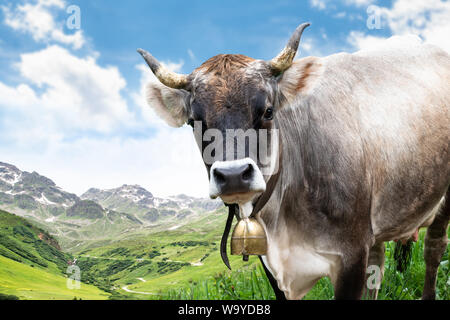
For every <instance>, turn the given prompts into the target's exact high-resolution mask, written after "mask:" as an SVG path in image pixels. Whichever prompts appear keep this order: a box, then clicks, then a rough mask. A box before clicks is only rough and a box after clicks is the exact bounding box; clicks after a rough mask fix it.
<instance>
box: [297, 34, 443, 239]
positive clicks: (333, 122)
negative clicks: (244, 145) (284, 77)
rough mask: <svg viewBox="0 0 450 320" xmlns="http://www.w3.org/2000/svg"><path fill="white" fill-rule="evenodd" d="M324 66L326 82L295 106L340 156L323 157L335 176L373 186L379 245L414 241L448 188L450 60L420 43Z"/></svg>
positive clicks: (332, 59) (399, 41)
mask: <svg viewBox="0 0 450 320" xmlns="http://www.w3.org/2000/svg"><path fill="white" fill-rule="evenodd" d="M320 62H321V63H322V64H323V69H322V75H321V77H320V78H319V80H318V82H317V84H316V85H315V87H314V89H313V90H312V91H311V92H310V93H309V94H308V96H306V97H305V96H303V97H299V100H297V101H301V100H302V99H303V101H304V102H299V103H298V108H299V109H298V113H299V114H300V113H302V112H303V113H304V111H302V110H301V108H304V107H305V106H306V105H308V108H310V109H311V110H313V111H312V113H314V118H315V119H320V120H317V122H316V124H317V125H318V126H320V129H319V130H321V131H322V132H323V133H322V134H323V135H324V136H326V139H328V141H329V142H332V143H333V144H334V145H335V148H334V149H335V150H337V149H338V152H339V155H338V156H336V155H332V154H331V153H330V154H329V155H326V154H322V155H320V156H319V157H321V158H322V160H323V161H327V160H329V159H333V161H335V163H334V164H333V165H334V166H335V170H336V172H337V173H339V170H341V171H342V170H347V171H348V172H352V171H354V172H357V170H353V169H351V168H350V167H351V166H352V165H354V166H358V167H361V166H364V172H365V174H364V176H355V175H354V176H353V177H351V176H349V175H347V176H346V178H348V179H351V178H354V179H359V180H362V179H363V180H365V182H366V183H367V184H369V186H368V188H367V189H366V190H369V192H370V193H371V194H370V199H371V220H372V227H373V231H374V234H375V236H376V237H377V238H379V239H385V240H389V239H392V238H396V237H398V236H405V235H406V234H408V233H412V232H413V231H414V228H417V226H418V225H420V224H422V223H423V222H424V221H425V220H426V219H427V213H429V212H430V211H431V209H433V207H435V206H436V205H437V203H438V202H439V201H440V200H441V198H442V196H443V195H444V194H445V191H446V189H447V188H448V185H449V182H450V166H449V139H450V128H449V123H450V57H449V55H448V54H447V53H446V52H444V51H443V50H441V49H439V48H437V47H434V46H431V45H424V44H421V43H420V40H418V38H416V37H402V38H399V37H395V38H391V39H390V40H388V41H387V42H386V48H385V49H380V50H376V51H359V52H357V53H354V54H346V53H341V54H336V55H332V56H329V57H326V58H323V59H321V60H320ZM294 109H295V108H294ZM299 117H301V116H299ZM315 121H316V120H315ZM328 158H329V159H328ZM345 166H347V167H349V169H342V168H341V167H345ZM358 175H361V174H360V173H358ZM341 177H345V175H344V174H342V175H341ZM338 178H339V174H338ZM341 183H344V184H345V183H347V184H348V185H350V184H351V183H352V182H351V181H347V182H341ZM354 190H355V189H354ZM366 190H361V192H367V191H366ZM356 198H358V196H356Z"/></svg>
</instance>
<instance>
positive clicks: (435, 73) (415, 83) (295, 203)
mask: <svg viewBox="0 0 450 320" xmlns="http://www.w3.org/2000/svg"><path fill="white" fill-rule="evenodd" d="M308 25H309V23H304V24H301V25H300V26H298V27H297V29H296V30H295V32H294V33H293V34H292V36H291V38H290V39H289V41H288V43H287V45H286V47H285V48H284V49H283V50H282V51H281V52H280V53H279V54H278V55H277V56H276V57H275V58H273V59H272V60H270V61H264V60H258V59H253V58H250V57H247V56H244V55H240V54H219V55H217V56H214V57H212V58H210V59H209V60H207V61H206V62H204V63H203V64H202V65H201V66H200V67H198V68H197V69H195V70H194V71H193V72H192V73H191V74H189V75H185V74H178V73H174V72H171V71H169V70H168V69H167V68H165V67H164V65H163V64H161V63H160V62H158V60H156V58H154V57H153V56H152V55H151V54H150V53H148V52H147V51H145V50H142V49H138V52H139V53H140V54H141V55H142V56H143V58H144V59H145V61H146V62H147V64H148V66H149V67H150V69H151V70H152V72H153V73H154V74H155V76H156V77H157V78H158V80H159V82H152V83H150V84H149V85H148V88H147V95H148V103H149V105H150V106H151V107H152V108H153V109H154V110H155V112H156V113H157V114H158V115H159V116H160V117H161V118H162V119H164V120H165V121H166V122H167V123H168V124H169V125H170V126H173V127H180V126H182V125H183V124H188V125H191V126H193V127H194V128H195V127H196V124H199V125H200V126H201V132H205V130H209V129H215V130H216V131H218V132H221V133H223V134H224V135H226V134H227V132H228V130H231V129H236V130H238V129H240V130H243V131H246V130H250V129H252V130H255V131H256V132H259V131H261V130H263V129H264V130H272V131H273V130H276V132H278V134H277V135H274V137H276V138H274V139H269V147H268V148H267V150H268V152H267V157H269V158H270V159H271V160H273V162H275V163H276V166H271V168H272V169H270V170H268V169H267V167H265V168H266V170H264V172H262V170H261V167H262V165H261V160H260V159H258V157H256V156H255V155H254V154H250V152H248V149H249V148H247V147H248V146H247V147H246V149H245V153H244V154H243V155H242V154H241V155H240V156H236V153H235V154H234V158H227V157H226V156H227V155H228V153H226V152H217V154H212V156H213V157H214V156H215V158H214V161H205V160H204V162H205V167H206V169H207V172H208V178H209V185H210V196H211V197H213V198H214V197H220V198H221V199H222V200H223V201H224V202H225V204H229V205H236V204H237V205H239V210H240V216H241V218H242V217H247V216H248V215H249V212H251V211H252V208H254V207H255V206H256V205H257V204H258V201H259V200H260V199H261V198H264V199H265V200H264V203H263V204H262V205H261V204H259V207H261V208H260V209H259V210H258V212H256V214H255V217H256V219H257V220H258V221H259V223H260V224H261V225H262V226H263V227H264V230H265V232H266V235H267V246H268V248H267V254H266V255H265V256H262V261H263V262H264V265H265V268H266V269H267V270H268V272H269V276H271V277H272V279H273V280H274V283H276V284H277V286H278V288H279V289H278V292H281V293H282V295H284V297H285V298H287V299H301V298H303V297H304V296H305V295H306V293H307V292H308V291H309V290H310V289H311V288H312V287H313V286H314V284H315V283H316V282H317V281H318V280H319V279H321V278H323V277H329V278H330V280H331V282H332V284H333V286H334V297H335V299H361V298H362V296H363V294H364V293H365V292H366V291H367V292H368V293H369V294H371V297H372V298H376V296H377V288H378V287H375V288H368V287H367V285H366V283H367V282H368V279H367V278H368V274H367V271H368V268H369V267H376V268H378V270H381V275H382V273H383V266H384V258H385V253H384V249H385V245H384V242H386V241H391V240H396V241H404V240H407V239H410V238H411V237H413V236H414V235H415V234H416V231H417V230H418V229H419V228H421V227H424V226H428V229H427V232H426V236H425V249H424V259H425V263H426V276H425V284H424V288H423V294H422V298H423V299H435V296H436V290H435V289H436V277H437V270H438V266H439V264H440V260H441V258H442V255H443V254H444V252H445V250H446V247H447V241H448V240H447V226H448V223H449V218H450V201H449V200H447V201H446V200H445V198H446V196H447V197H448V196H449V183H450V162H449V142H450V130H449V124H450V108H449V107H450V57H449V55H448V54H447V53H446V52H445V51H443V50H441V49H440V48H438V47H436V46H433V45H429V44H424V43H422V42H421V40H420V39H419V38H417V37H415V36H406V37H393V38H390V39H389V40H387V41H386V42H385V44H384V47H380V48H378V49H374V50H371V51H364V50H361V51H358V52H355V53H352V54H350V53H338V54H333V55H330V56H327V57H313V56H309V57H304V58H301V59H298V60H295V61H294V57H295V55H296V53H297V49H298V46H299V43H300V38H301V35H302V33H303V31H304V29H305V28H306V27H307V26H308ZM274 132H275V131H274ZM194 133H195V130H194ZM224 139H225V138H224ZM211 143H213V142H211ZM258 143H259V142H258ZM208 145H209V144H208V143H206V142H205V141H202V142H201V143H200V145H199V148H200V151H202V152H203V151H205V149H206V148H207V147H208ZM230 145H231V144H229V145H228V146H230ZM233 146H235V144H234V143H233ZM258 147H259V146H258ZM202 154H203V153H202ZM232 155H233V154H232ZM277 297H278V296H277Z"/></svg>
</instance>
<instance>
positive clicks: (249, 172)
mask: <svg viewBox="0 0 450 320" xmlns="http://www.w3.org/2000/svg"><path fill="white" fill-rule="evenodd" d="M252 176H253V166H252V165H251V164H248V165H247V168H245V170H244V172H242V180H244V181H247V180H250V179H251V178H252Z"/></svg>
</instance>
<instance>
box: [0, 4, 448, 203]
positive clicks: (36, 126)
mask: <svg viewBox="0 0 450 320" xmlns="http://www.w3.org/2000/svg"><path fill="white" fill-rule="evenodd" d="M70 5H76V6H78V7H79V9H80V13H81V19H80V27H81V28H80V29H74V30H69V29H68V28H67V26H66V21H67V19H68V18H69V17H70V14H69V13H67V12H66V9H67V8H68V7H69V6H70ZM372 5H376V7H370V6H372ZM0 8H1V10H0V131H1V132H2V135H0V161H4V162H10V163H13V164H15V165H17V166H19V168H21V169H23V170H27V171H32V170H36V171H38V172H40V173H41V174H44V175H47V176H48V177H50V178H52V179H53V180H55V182H56V183H57V184H58V185H60V186H61V187H63V188H64V189H66V190H68V191H72V192H75V193H78V194H80V193H82V192H83V191H85V190H87V188H89V187H99V188H112V187H116V186H118V185H121V184H124V183H128V184H134V183H136V184H141V185H142V186H144V187H146V188H148V189H149V190H150V191H152V192H154V193H155V194H157V195H169V194H176V193H186V194H192V195H196V196H206V195H207V178H206V171H205V169H204V168H203V166H202V163H201V159H200V155H199V154H198V150H197V149H196V146H195V144H194V142H193V139H192V137H191V135H192V134H191V133H190V130H189V129H188V128H181V129H171V128H168V127H167V126H166V125H165V124H164V123H162V121H160V120H159V119H157V118H156V116H155V115H154V114H153V113H152V111H151V110H150V108H149V107H147V106H146V104H145V99H144V86H145V83H147V82H148V81H155V80H154V77H152V75H151V73H150V71H149V70H148V69H147V68H146V67H145V65H144V64H143V62H142V60H141V57H140V56H139V55H138V54H137V53H136V48H138V47H142V48H144V49H147V50H149V51H150V52H151V53H152V54H153V55H154V56H155V57H157V58H158V59H160V60H161V61H163V62H164V63H166V64H167V65H168V66H169V67H170V68H172V69H173V70H175V71H178V72H184V73H189V72H191V71H192V69H194V68H195V67H196V66H198V65H199V64H200V63H201V62H203V61H204V60H206V59H208V58H210V57H212V56H214V55H216V54H219V53H241V54H245V55H248V56H251V57H254V58H259V59H270V58H272V57H273V56H274V55H276V54H277V53H278V52H279V50H281V49H282V47H283V46H284V44H285V42H286V40H287V39H288V38H289V36H290V33H291V32H292V31H293V30H294V29H295V28H296V26H297V25H298V24H300V23H302V22H305V21H309V22H311V23H312V25H311V27H309V28H308V29H307V30H306V31H305V33H304V36H303V39H302V44H301V48H300V50H301V52H300V54H299V56H298V57H303V56H308V55H316V56H326V55H329V54H333V53H337V52H340V51H348V52H353V51H356V50H359V49H366V48H372V47H376V46H382V45H383V42H382V41H383V39H385V38H387V37H389V36H391V35H404V34H409V33H413V34H416V35H418V36H420V37H421V38H422V39H423V40H424V41H427V42H432V43H435V44H437V45H440V46H441V47H443V48H444V49H446V50H450V45H449V41H448V34H450V22H449V21H450V4H449V1H443V0H430V1H418V0H413V1H410V0H394V1H381V0H380V1H371V0H342V1H330V0H310V1H290V0H282V1H276V2H275V1H256V0H249V1H226V2H218V1H200V0H197V1H189V2H181V1H168V0H166V1H138V0H130V1H107V0H104V1H75V0H73V1H65V0H22V1H14V2H13V3H11V1H4V0H0ZM368 11H369V12H368ZM373 12H375V14H376V16H373V15H372V13H373ZM374 17H380V19H379V21H380V24H379V25H378V27H377V28H370V25H373V22H374V21H375V20H373V19H374ZM368 19H369V20H368ZM371 19H372V20H371ZM368 21H369V25H368ZM371 23H372V24H371ZM193 181H194V182H193Z"/></svg>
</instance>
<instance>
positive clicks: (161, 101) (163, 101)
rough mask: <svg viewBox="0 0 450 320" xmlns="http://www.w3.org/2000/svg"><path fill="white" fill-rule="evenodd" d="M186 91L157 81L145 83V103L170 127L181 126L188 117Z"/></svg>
mask: <svg viewBox="0 0 450 320" xmlns="http://www.w3.org/2000/svg"><path fill="white" fill-rule="evenodd" d="M187 96H188V93H187V91H185V90H182V89H172V88H169V87H167V86H165V85H163V84H162V83H159V82H151V83H149V84H148V85H147V103H148V104H149V105H150V107H152V108H153V110H155V112H156V114H157V115H158V116H159V117H161V119H163V120H164V121H165V122H166V123H167V124H168V125H169V126H171V127H175V128H178V127H181V126H182V125H183V124H184V123H186V121H187V118H188V112H187V109H188V108H187V105H186V100H187V99H186V98H187Z"/></svg>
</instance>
